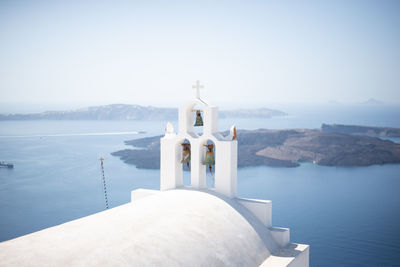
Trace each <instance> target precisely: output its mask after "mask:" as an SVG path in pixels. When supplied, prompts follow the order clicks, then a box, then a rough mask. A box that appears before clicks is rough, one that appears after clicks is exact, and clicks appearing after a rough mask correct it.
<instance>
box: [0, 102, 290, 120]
mask: <svg viewBox="0 0 400 267" xmlns="http://www.w3.org/2000/svg"><path fill="white" fill-rule="evenodd" d="M285 115H287V114H286V113H285V112H283V111H280V110H276V109H268V108H258V109H233V110H226V111H220V118H228V117H235V118H271V117H274V116H285ZM176 118H178V109H177V108H162V107H153V106H141V105H129V104H110V105H102V106H91V107H86V108H80V109H75V110H67V111H44V112H41V113H31V114H0V120H3V121H4V120H176Z"/></svg>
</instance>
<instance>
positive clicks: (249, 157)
mask: <svg viewBox="0 0 400 267" xmlns="http://www.w3.org/2000/svg"><path fill="white" fill-rule="evenodd" d="M327 126H329V125H326V124H324V125H323V127H322V128H323V129H322V130H310V129H293V130H265V129H260V130H252V131H248V130H239V131H238V142H239V143H238V149H239V151H238V152H239V153H238V167H247V166H260V165H266V166H279V167H296V166H299V162H313V163H315V164H318V165H324V166H369V165H374V164H386V163H400V144H396V143H394V142H392V141H389V140H381V139H379V138H376V137H371V136H368V135H367V134H366V135H362V136H361V135H353V134H348V133H338V132H327V131H326V129H327ZM349 127H362V126H349ZM324 129H325V130H324ZM390 129H393V128H390ZM396 130H397V131H400V129H396ZM223 134H227V133H223ZM380 136H382V135H380ZM160 137H161V136H155V137H147V138H141V139H135V140H130V141H126V142H125V143H126V144H127V145H132V146H134V147H135V148H136V149H125V150H120V151H117V152H114V153H112V155H114V156H118V157H120V158H121V159H122V160H123V161H124V162H126V163H129V164H134V165H136V167H137V168H145V169H158V168H160ZM216 153H218V151H216Z"/></svg>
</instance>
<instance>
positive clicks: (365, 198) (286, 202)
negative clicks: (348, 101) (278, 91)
mask: <svg viewBox="0 0 400 267" xmlns="http://www.w3.org/2000/svg"><path fill="white" fill-rule="evenodd" d="M284 111H285V112H287V113H288V116H284V117H274V118H270V119H255V118H252V119H234V118H229V119H221V120H220V122H219V126H220V127H219V128H220V130H221V131H223V130H228V129H229V128H230V126H231V125H232V124H236V125H237V128H238V129H259V128H266V129H288V128H312V129H317V128H320V127H321V124H322V123H338V124H339V123H340V124H355V125H367V126H387V127H400V107H399V106H363V105H358V106H340V105H333V106H332V105H325V106H313V107H311V106H307V107H306V106H302V107H301V106H288V107H286V108H285V109H284ZM166 123H167V122H166V121H46V120H40V121H0V161H7V162H11V163H14V165H15V167H14V169H6V168H0V241H5V240H9V239H13V238H16V237H19V236H22V235H25V234H29V233H32V232H35V231H39V230H41V229H44V228H47V227H51V226H54V225H58V224H61V223H64V222H68V221H71V220H74V219H77V218H81V217H84V216H88V215H90V214H94V213H97V212H100V211H103V210H104V209H105V195H104V186H103V181H102V172H101V166H100V161H99V158H100V157H102V158H104V165H103V166H104V177H105V181H106V192H107V200H108V205H109V207H110V208H112V207H116V206H119V205H121V204H124V203H127V202H129V201H130V192H131V191H132V190H135V189H137V188H148V189H159V186H160V172H159V170H144V169H137V168H136V167H135V166H133V165H129V164H126V163H124V162H123V161H121V160H120V159H119V158H118V157H114V156H112V155H111V154H110V153H111V152H114V151H117V150H121V149H126V148H130V147H129V146H127V145H125V143H124V141H126V140H132V139H136V138H143V137H147V136H154V135H160V134H163V131H164V128H165V124H166ZM172 123H173V124H174V126H175V128H177V122H176V121H172ZM390 140H392V141H393V142H398V143H399V142H400V139H397V138H390ZM143 153H145V152H143ZM185 177H186V178H185V183H188V178H187V177H188V174H187V173H185ZM238 195H239V196H240V197H247V198H259V199H269V200H272V205H273V208H272V211H273V212H272V216H273V217H272V223H273V225H274V226H279V227H288V228H290V231H291V241H292V242H297V243H304V244H309V245H310V264H311V266H400V242H399V240H400V164H386V165H374V166H369V167H325V166H318V165H314V164H311V163H303V164H301V166H300V167H297V168H281V167H266V166H263V167H248V168H241V169H239V170H238Z"/></svg>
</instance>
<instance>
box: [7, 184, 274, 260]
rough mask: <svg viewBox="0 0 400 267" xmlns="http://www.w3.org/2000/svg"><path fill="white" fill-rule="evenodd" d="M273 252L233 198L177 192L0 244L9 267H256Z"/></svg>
mask: <svg viewBox="0 0 400 267" xmlns="http://www.w3.org/2000/svg"><path fill="white" fill-rule="evenodd" d="M276 249H277V244H276V243H275V241H274V240H273V238H272V237H271V234H270V232H269V231H268V229H267V228H266V227H265V226H264V225H263V224H262V223H261V222H260V221H258V219H256V218H255V217H254V216H253V215H252V214H251V213H250V212H249V211H248V210H247V209H246V208H244V207H243V206H241V205H240V204H239V203H238V202H236V201H235V200H234V199H228V198H227V199H225V198H224V197H221V196H217V195H215V194H212V193H209V192H203V191H195V190H187V189H177V190H170V191H164V192H158V193H156V194H154V195H151V196H148V197H145V198H143V199H139V200H134V201H133V202H131V203H128V204H125V205H122V206H119V207H116V208H113V209H110V210H107V211H104V212H101V213H97V214H94V215H91V216H88V217H85V218H82V219H78V220H75V221H72V222H68V223H65V224H62V225H59V226H55V227H52V228H49V229H46V230H42V231H39V232H36V233H32V234H29V235H26V236H23V237H20V238H16V239H13V240H10V241H7V242H3V243H2V244H0V261H1V262H3V263H4V264H5V265H11V266H21V265H22V266H23V265H26V264H27V263H29V265H31V266H32V265H37V266H49V265H52V266H59V265H74V266H76V265H80V266H99V265H100V266H126V265H130V266H177V265H178V266H259V265H260V264H262V263H263V261H264V260H265V259H266V258H267V257H268V256H269V255H270V254H271V252H272V251H274V250H276ZM6 255H7V257H5V256H6Z"/></svg>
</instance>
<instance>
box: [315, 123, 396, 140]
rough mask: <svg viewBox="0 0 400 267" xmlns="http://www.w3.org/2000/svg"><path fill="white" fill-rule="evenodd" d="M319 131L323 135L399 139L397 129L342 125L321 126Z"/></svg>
mask: <svg viewBox="0 0 400 267" xmlns="http://www.w3.org/2000/svg"><path fill="white" fill-rule="evenodd" d="M321 130H322V131H323V132H325V133H343V134H352V135H364V136H370V137H395V138H400V129H399V128H390V127H371V126H356V125H343V124H322V126H321Z"/></svg>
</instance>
